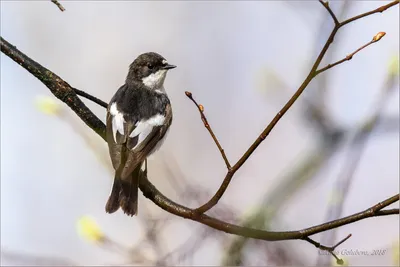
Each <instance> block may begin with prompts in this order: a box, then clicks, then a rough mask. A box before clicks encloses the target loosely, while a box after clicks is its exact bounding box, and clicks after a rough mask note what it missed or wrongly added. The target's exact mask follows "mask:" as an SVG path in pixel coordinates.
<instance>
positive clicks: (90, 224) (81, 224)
mask: <svg viewBox="0 0 400 267" xmlns="http://www.w3.org/2000/svg"><path fill="white" fill-rule="evenodd" d="M77 228H78V233H79V235H80V236H82V237H83V238H85V239H86V240H89V241H94V242H102V241H104V239H105V236H104V234H103V232H102V231H101V229H100V227H99V226H98V225H97V223H96V221H95V220H94V219H93V218H92V217H90V216H83V217H81V218H80V219H79V220H78V223H77Z"/></svg>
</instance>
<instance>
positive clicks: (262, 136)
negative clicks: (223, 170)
mask: <svg viewBox="0 0 400 267" xmlns="http://www.w3.org/2000/svg"><path fill="white" fill-rule="evenodd" d="M398 2H399V1H394V2H392V3H391V4H388V5H385V6H383V7H381V8H378V9H377V10H381V12H383V11H384V10H386V9H388V8H389V7H391V6H394V5H396V4H398ZM375 11H376V10H374V11H371V12H367V13H369V14H374V13H376V12H378V11H376V12H375ZM367 13H364V14H362V15H359V16H357V18H356V19H359V18H363V17H365V16H366V15H365V14H367ZM356 19H350V20H349V22H351V21H355V20H356ZM349 22H347V23H349ZM347 23H339V24H336V25H335V27H334V28H333V29H332V32H331V34H330V35H329V37H328V39H327V40H326V42H325V45H324V47H323V48H322V50H321V52H320V53H319V55H318V57H317V59H316V60H315V62H314V64H313V66H312V68H311V70H310V72H309V73H308V75H307V77H306V78H305V80H304V81H303V83H302V84H301V85H300V87H299V88H298V89H297V91H296V92H295V93H294V95H293V96H292V97H291V98H290V99H289V101H288V102H287V103H286V104H285V105H284V106H283V108H282V109H281V110H280V111H279V112H278V113H277V114H276V115H275V117H274V118H273V119H272V121H271V122H270V123H269V124H268V125H267V127H266V128H265V129H264V131H263V132H262V133H261V134H260V135H259V136H258V138H257V139H256V140H255V141H254V142H253V144H252V145H251V146H250V147H249V148H248V149H247V151H246V152H245V153H244V154H243V155H242V157H241V158H240V159H239V160H238V161H237V162H236V164H235V165H233V167H232V168H231V169H230V170H229V171H228V173H227V174H226V176H225V178H224V180H223V181H222V184H221V185H220V187H219V188H218V190H217V192H216V193H215V194H214V195H213V196H212V197H211V198H210V200H209V201H207V202H206V203H205V204H203V205H202V206H200V207H198V208H197V209H196V212H197V213H204V212H207V211H208V210H210V209H211V208H213V207H214V206H215V205H216V204H217V203H218V201H219V200H220V199H221V197H222V196H223V194H224V193H225V191H226V189H227V188H228V186H229V184H230V182H231V180H232V178H233V176H234V175H235V173H236V172H237V171H238V170H239V169H240V167H242V165H243V164H244V163H245V162H246V161H247V159H248V158H249V157H250V156H251V155H252V154H253V152H254V151H255V150H256V149H257V147H258V146H259V145H260V144H261V143H262V142H263V141H264V140H265V138H267V136H268V135H269V134H270V133H271V131H272V130H273V129H274V128H275V126H276V125H277V124H278V122H279V121H280V120H281V118H282V117H283V116H284V115H285V114H286V112H287V111H288V110H289V109H290V108H291V107H292V105H293V104H294V103H295V102H296V101H297V99H298V98H299V97H300V95H301V94H302V93H303V92H304V90H305V89H306V87H307V86H308V84H309V83H310V82H311V81H312V80H313V79H314V78H315V77H316V76H317V75H318V74H319V73H320V72H317V69H318V67H319V64H320V63H321V61H322V59H323V58H324V55H325V53H326V52H327V51H328V48H329V46H330V45H331V43H332V42H333V39H334V37H335V35H336V33H337V32H338V30H339V29H340V28H341V27H342V26H344V25H346V24H347ZM376 41H377V40H376Z"/></svg>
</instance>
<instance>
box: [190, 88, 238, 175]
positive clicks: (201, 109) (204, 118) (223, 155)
mask: <svg viewBox="0 0 400 267" xmlns="http://www.w3.org/2000/svg"><path fill="white" fill-rule="evenodd" d="M185 94H186V96H187V97H188V98H189V99H190V100H192V102H193V103H194V104H195V105H196V107H197V109H198V110H199V113H200V116H201V120H202V121H203V123H204V127H206V129H207V130H208V132H209V133H210V135H211V137H212V139H213V140H214V142H215V144H216V145H217V147H218V150H219V152H220V153H221V156H222V158H223V159H224V161H225V165H226V168H228V170H230V169H231V164H230V163H229V160H228V158H227V156H226V154H225V151H224V149H223V148H222V146H221V144H220V143H219V141H218V139H217V137H216V136H215V134H214V132H213V130H212V129H211V126H210V124H209V123H208V121H207V118H206V115H204V107H203V105H200V104H197V102H196V100H194V98H193V95H192V93H191V92H188V91H186V92H185Z"/></svg>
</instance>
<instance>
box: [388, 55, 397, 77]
mask: <svg viewBox="0 0 400 267" xmlns="http://www.w3.org/2000/svg"><path fill="white" fill-rule="evenodd" d="M389 74H390V75H391V76H398V75H399V55H394V56H392V57H391V58H390V61H389Z"/></svg>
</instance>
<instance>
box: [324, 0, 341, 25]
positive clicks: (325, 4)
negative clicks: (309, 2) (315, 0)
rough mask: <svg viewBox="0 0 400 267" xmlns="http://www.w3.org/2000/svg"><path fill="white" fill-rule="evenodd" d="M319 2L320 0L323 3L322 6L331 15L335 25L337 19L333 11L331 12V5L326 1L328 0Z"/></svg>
mask: <svg viewBox="0 0 400 267" xmlns="http://www.w3.org/2000/svg"><path fill="white" fill-rule="evenodd" d="M319 2H320V3H321V5H323V6H324V7H325V8H326V10H327V11H328V12H329V15H331V17H332V19H333V22H335V25H339V20H338V19H337V17H336V15H335V13H333V11H332V9H331V7H330V6H329V2H328V1H326V2H324V1H322V0H319Z"/></svg>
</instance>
